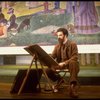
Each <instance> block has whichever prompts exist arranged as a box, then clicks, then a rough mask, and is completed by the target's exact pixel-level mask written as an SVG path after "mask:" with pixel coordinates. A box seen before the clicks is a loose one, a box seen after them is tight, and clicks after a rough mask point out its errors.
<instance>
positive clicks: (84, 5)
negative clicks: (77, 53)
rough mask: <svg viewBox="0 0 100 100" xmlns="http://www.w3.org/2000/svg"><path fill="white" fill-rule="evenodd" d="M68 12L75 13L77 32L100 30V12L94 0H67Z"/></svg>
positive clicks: (87, 32)
mask: <svg viewBox="0 0 100 100" xmlns="http://www.w3.org/2000/svg"><path fill="white" fill-rule="evenodd" d="M66 10H67V12H68V13H73V16H74V26H75V32H76V33H78V34H93V33H97V32H100V27H99V26H98V21H99V19H98V13H97V10H96V7H95V2H94V1H89V2H86V1H84V2H82V1H78V2H74V3H73V2H67V9H66Z"/></svg>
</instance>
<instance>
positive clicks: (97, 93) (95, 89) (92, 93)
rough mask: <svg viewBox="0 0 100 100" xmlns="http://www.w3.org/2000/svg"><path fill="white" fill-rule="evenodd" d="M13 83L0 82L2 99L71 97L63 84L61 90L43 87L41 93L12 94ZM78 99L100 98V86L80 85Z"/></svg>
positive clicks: (0, 96) (0, 97)
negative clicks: (47, 89)
mask: <svg viewBox="0 0 100 100" xmlns="http://www.w3.org/2000/svg"><path fill="white" fill-rule="evenodd" d="M11 85H12V84H11V83H0V99H70V98H71V97H69V95H68V86H67V85H63V86H62V87H61V88H60V90H59V92H57V93H53V92H47V91H45V92H44V88H42V90H41V92H40V93H27V94H20V95H17V94H10V90H11ZM78 92H79V98H78V99H100V86H93V85H87V86H84V85H83V86H80V88H79V89H78Z"/></svg>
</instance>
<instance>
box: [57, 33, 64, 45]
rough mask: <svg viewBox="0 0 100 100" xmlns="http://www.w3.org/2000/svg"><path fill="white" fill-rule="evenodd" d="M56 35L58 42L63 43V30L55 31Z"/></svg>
mask: <svg viewBox="0 0 100 100" xmlns="http://www.w3.org/2000/svg"><path fill="white" fill-rule="evenodd" d="M57 37H58V42H59V43H60V44H63V42H64V38H65V35H64V34H63V32H57Z"/></svg>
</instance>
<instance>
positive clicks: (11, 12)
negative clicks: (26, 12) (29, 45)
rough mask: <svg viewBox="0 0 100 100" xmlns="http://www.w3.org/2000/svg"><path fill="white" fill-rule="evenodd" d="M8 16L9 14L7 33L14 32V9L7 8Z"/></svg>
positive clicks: (15, 25) (15, 24)
mask: <svg viewBox="0 0 100 100" xmlns="http://www.w3.org/2000/svg"><path fill="white" fill-rule="evenodd" d="M8 14H10V18H9V21H8V24H9V27H8V31H11V30H16V28H17V26H18V24H17V23H16V15H15V14H14V9H13V8H9V9H8Z"/></svg>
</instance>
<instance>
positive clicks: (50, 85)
mask: <svg viewBox="0 0 100 100" xmlns="http://www.w3.org/2000/svg"><path fill="white" fill-rule="evenodd" d="M40 64H41V62H40ZM41 67H42V70H43V73H44V76H45V78H46V79H47V81H48V84H49V87H50V88H51V89H52V91H54V89H53V88H52V84H51V82H50V80H49V78H48V76H47V74H46V72H45V70H44V68H43V65H42V64H41Z"/></svg>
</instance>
